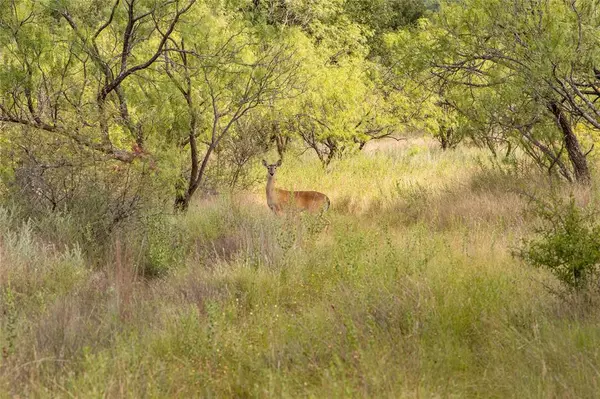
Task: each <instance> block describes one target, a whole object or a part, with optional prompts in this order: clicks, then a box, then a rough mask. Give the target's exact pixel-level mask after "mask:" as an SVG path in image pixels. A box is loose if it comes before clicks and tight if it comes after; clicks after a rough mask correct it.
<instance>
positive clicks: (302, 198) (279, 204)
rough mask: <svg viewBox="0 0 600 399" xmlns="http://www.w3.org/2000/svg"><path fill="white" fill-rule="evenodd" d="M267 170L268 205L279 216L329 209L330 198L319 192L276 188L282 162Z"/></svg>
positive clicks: (265, 164)
mask: <svg viewBox="0 0 600 399" xmlns="http://www.w3.org/2000/svg"><path fill="white" fill-rule="evenodd" d="M263 165H264V166H265V167H266V168H267V204H268V205H269V208H271V210H272V211H273V212H275V213H276V214H277V215H280V214H281V213H283V212H285V211H294V210H300V211H308V212H311V213H319V212H325V211H327V210H328V209H329V205H330V201H329V198H328V197H327V196H326V195H325V194H323V193H319V192H317V191H288V190H281V189H279V188H275V172H276V170H277V168H278V167H279V166H281V160H279V161H278V162H277V163H274V164H272V165H268V164H267V162H266V161H264V160H263Z"/></svg>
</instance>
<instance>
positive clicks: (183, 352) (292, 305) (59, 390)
mask: <svg viewBox="0 0 600 399" xmlns="http://www.w3.org/2000/svg"><path fill="white" fill-rule="evenodd" d="M481 156H482V155H481V153H479V152H478V151H477V150H474V149H469V148H466V149H459V150H457V151H449V152H443V151H441V150H438V149H437V148H435V147H434V146H432V145H431V144H430V143H427V142H425V141H417V142H414V143H412V144H411V143H404V144H402V146H398V147H395V148H392V149H386V148H382V149H380V150H379V151H378V152H374V151H369V152H367V153H366V154H358V155H356V156H353V157H351V158H348V159H344V160H340V161H336V163H334V164H333V165H332V166H331V168H330V170H328V171H324V170H323V169H322V168H321V167H320V165H319V164H318V163H317V162H316V161H315V160H313V159H311V158H310V157H303V158H302V159H294V158H292V157H290V158H289V159H286V160H285V161H284V164H283V166H282V167H281V169H280V172H279V173H280V175H279V176H278V185H279V186H280V187H282V188H288V189H315V190H319V191H322V192H325V193H326V194H327V195H329V196H330V198H331V199H332V204H333V208H332V212H331V213H330V214H329V215H328V218H329V219H330V221H331V224H330V225H329V227H328V228H326V229H325V226H324V225H322V224H320V223H319V221H318V220H315V219H313V218H311V217H307V216H302V217H292V216H289V217H284V218H277V217H275V216H274V215H273V214H271V213H270V211H269V210H268V208H267V207H266V204H265V202H266V200H265V198H264V186H262V185H259V186H257V187H256V188H255V189H254V190H253V191H252V192H248V193H237V194H234V195H231V196H229V195H227V196H223V197H221V198H213V199H210V200H202V201H199V202H197V203H195V204H194V205H193V206H192V208H191V209H190V211H189V212H188V213H187V214H186V215H177V216H173V217H172V218H173V220H172V222H174V223H175V224H176V225H177V226H179V228H180V229H181V230H182V231H183V232H184V237H185V240H186V243H185V244H186V248H189V252H188V253H187V257H186V260H185V266H184V267H181V266H180V267H176V268H173V269H172V270H171V271H170V273H169V274H167V275H166V276H165V277H162V278H158V279H152V280H144V279H142V278H141V277H139V275H137V274H136V273H135V270H136V269H135V268H136V256H137V255H136V253H133V252H130V251H129V250H128V249H127V245H126V244H127V243H126V239H127V238H126V237H124V238H123V237H122V238H121V239H122V240H124V242H123V244H122V247H123V248H122V250H120V252H119V254H118V256H117V255H116V254H115V256H112V257H111V258H110V259H108V260H107V262H106V265H105V266H102V267H98V266H95V267H91V266H86V265H85V262H84V260H83V258H81V257H80V255H79V253H78V252H77V246H76V245H75V244H74V242H75V241H76V237H73V245H72V247H70V248H63V247H56V246H54V247H53V246H52V245H49V244H47V243H46V244H44V243H43V242H42V241H41V240H39V238H37V236H36V231H35V230H28V229H30V228H29V227H22V228H18V227H17V228H12V227H11V228H2V229H1V230H0V231H1V232H2V233H1V236H0V253H1V254H2V255H1V256H2V258H0V259H1V261H2V264H1V265H0V276H2V279H1V280H0V283H1V289H2V293H3V298H5V300H4V301H3V304H2V310H3V312H4V313H3V316H0V317H1V320H2V327H3V331H8V330H7V328H6V327H7V326H9V325H12V326H11V328H10V329H9V330H10V331H11V334H12V338H9V337H8V334H6V333H3V334H2V335H1V336H0V338H1V341H0V344H1V345H2V346H3V347H5V346H6V345H7V341H8V340H9V339H10V340H12V341H13V344H14V345H13V346H14V349H12V350H11V351H10V353H7V355H6V356H4V357H3V358H2V363H1V366H0V372H1V380H0V392H5V393H6V394H7V395H10V394H20V395H27V396H28V395H32V396H50V397H57V396H76V397H90V396H91V397H95V396H113V397H115V396H116V397H121V396H126V397H140V396H160V397H196V396H216V397H298V396H309V397H346V396H372V397H417V396H425V397H429V396H442V397H445V396H461V397H463V396H477V397H594V396H595V395H596V394H597V392H598V390H599V389H600V387H599V386H598V384H599V381H600V378H599V377H600V376H599V375H598V374H599V373H598V369H600V351H598V350H597V348H598V347H600V333H599V332H598V331H599V330H598V329H597V325H598V321H599V318H598V311H597V310H596V309H597V307H593V306H590V305H589V304H586V303H585V301H583V302H576V301H575V302H574V301H564V300H562V299H560V298H559V297H557V296H555V295H552V294H551V293H550V291H549V290H548V287H553V286H555V284H556V283H555V281H554V280H553V279H552V278H551V276H549V275H548V274H547V273H545V272H544V271H540V270H533V269H531V268H529V267H527V266H525V265H523V264H521V263H520V262H519V261H518V260H517V259H515V258H513V256H512V255H511V250H512V249H513V248H514V247H515V246H516V245H518V244H519V240H520V238H521V237H522V236H523V235H524V234H527V231H528V230H529V228H530V225H531V221H532V220H531V217H530V216H529V215H528V214H527V212H526V211H527V200H526V198H524V197H523V196H522V195H519V194H518V190H525V189H527V190H530V191H532V192H533V191H535V190H538V191H539V190H542V189H543V186H544V185H543V178H542V177H540V176H537V175H535V174H533V175H532V176H534V177H535V179H534V180H535V181H534V182H530V183H529V185H525V186H522V185H519V184H520V183H519V184H517V183H515V179H514V177H513V176H507V175H505V174H503V173H501V172H500V171H496V170H493V169H489V168H486V167H482V166H481V161H478V158H481ZM532 173H534V172H532ZM529 178H531V179H533V178H532V177H531V176H522V180H524V181H527V179H529ZM587 195H588V194H586V193H581V194H578V196H579V197H580V198H582V200H585V198H586V196H587ZM0 217H2V218H4V219H3V221H6V225H7V226H8V225H11V226H16V225H18V224H16V223H15V222H14V221H13V222H10V223H8V220H7V219H8V218H9V217H10V216H9V215H8V213H2V214H0ZM24 226H27V225H24ZM115 248H121V246H116V247H115ZM49 273H51V274H49ZM9 296H10V297H11V298H14V299H11V301H13V302H10V303H9V302H7V301H6V298H8V297H9ZM36 296H39V297H40V298H41V299H39V300H38V301H33V302H32V300H31V297H36Z"/></svg>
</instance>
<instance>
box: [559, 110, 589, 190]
mask: <svg viewBox="0 0 600 399" xmlns="http://www.w3.org/2000/svg"><path fill="white" fill-rule="evenodd" d="M549 109H550V112H552V115H554V117H555V118H556V124H557V125H558V127H559V129H560V131H561V132H562V134H563V140H564V143H565V148H566V149H567V153H568V155H569V160H570V161H571V165H572V166H573V172H574V174H575V180H576V181H577V182H578V183H582V184H586V185H589V184H590V183H591V176H590V169H589V167H588V163H587V159H586V154H584V153H583V151H581V146H580V145H579V140H578V139H577V136H576V135H575V133H574V132H573V127H572V126H571V122H570V121H569V119H568V118H567V116H566V115H565V113H564V112H563V110H562V109H561V108H560V105H559V104H558V103H557V102H555V101H553V102H551V103H550V105H549Z"/></svg>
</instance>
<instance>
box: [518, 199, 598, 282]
mask: <svg viewBox="0 0 600 399" xmlns="http://www.w3.org/2000/svg"><path fill="white" fill-rule="evenodd" d="M553 202H554V203H552V204H543V203H538V206H537V209H535V213H536V214H537V216H539V217H540V219H541V221H542V224H541V226H540V227H538V228H537V229H536V236H535V237H534V238H531V239H525V240H524V241H523V245H522V247H521V249H520V250H519V252H518V255H519V256H520V257H521V258H522V259H524V260H525V261H526V262H527V263H529V264H531V265H533V266H535V267H541V268H545V269H548V270H550V272H551V273H552V274H554V276H556V277H557V278H558V279H559V280H560V281H561V282H562V283H563V284H565V285H566V286H567V287H569V288H570V289H581V288H584V287H589V286H590V284H592V283H595V282H597V277H598V272H599V265H600V224H599V223H598V222H597V219H596V217H595V213H596V212H595V210H594V209H593V208H592V207H580V206H578V205H577V204H576V202H575V198H574V197H573V196H572V195H571V197H570V199H569V201H568V202H567V203H565V202H564V201H560V200H559V201H553Z"/></svg>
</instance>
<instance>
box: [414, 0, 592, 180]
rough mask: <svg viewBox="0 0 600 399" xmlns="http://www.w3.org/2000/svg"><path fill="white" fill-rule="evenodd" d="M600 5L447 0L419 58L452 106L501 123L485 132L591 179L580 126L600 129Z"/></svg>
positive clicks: (479, 120)
mask: <svg viewBox="0 0 600 399" xmlns="http://www.w3.org/2000/svg"><path fill="white" fill-rule="evenodd" d="M597 7H598V5H597V4H595V3H592V2H587V1H562V0H546V1H541V2H540V1H537V0H523V1H518V2H514V4H511V6H510V7H507V6H506V2H504V1H500V0H492V1H482V0H464V1H459V2H445V3H443V5H442V8H441V11H440V14H439V15H438V16H436V17H435V18H433V20H432V23H431V24H423V25H422V26H421V28H423V27H424V28H425V29H426V30H423V29H421V30H420V32H419V33H417V37H419V38H420V40H419V45H420V46H422V47H421V48H420V49H417V52H416V54H418V55H420V56H422V57H423V59H425V60H426V61H425V62H424V63H423V64H422V65H427V70H428V72H429V73H430V76H432V77H435V78H437V80H438V83H437V84H438V85H443V86H444V87H445V88H447V96H446V103H447V104H450V105H451V106H452V107H453V108H454V109H455V110H456V111H457V112H459V113H460V114H461V115H463V116H464V117H466V118H467V119H468V120H470V121H471V122H474V123H476V124H478V125H479V126H480V127H483V126H484V125H485V124H490V123H491V124H492V128H491V129H481V131H482V132H483V133H484V134H486V132H490V131H492V132H497V131H501V132H503V133H504V134H503V135H502V136H503V138H504V139H505V140H515V138H516V143H517V144H518V145H520V146H522V147H523V148H525V150H526V151H527V152H528V153H530V155H532V156H533V157H534V159H536V160H537V161H538V162H539V163H540V165H543V166H545V167H547V168H548V169H549V170H552V169H553V168H555V167H557V166H558V168H559V170H560V172H561V174H562V175H564V176H565V177H566V178H567V179H569V180H576V181H578V182H581V183H584V184H588V183H589V182H590V171H589V167H588V164H587V160H586V155H587V153H586V152H585V151H584V150H583V148H582V145H581V143H580V137H578V127H579V126H583V127H584V128H585V129H587V128H595V129H598V128H599V127H600V124H598V116H599V115H600V114H599V113H598V111H599V109H598V108H597V105H596V103H595V100H596V99H597V98H598V93H597V89H595V87H596V85H597V81H598V78H597V76H596V73H595V65H596V64H597V60H598V57H599V56H600V52H599V50H598V49H599V48H600V47H598V33H599V32H598V28H597V26H598V22H599V21H598V15H599V14H598V12H597V11H598V10H597ZM413 48H414V47H413ZM549 121H550V122H552V124H553V125H554V128H553V129H551V128H550V124H549V123H548V122H549ZM565 158H566V161H564V159H565ZM567 165H568V166H567Z"/></svg>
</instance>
